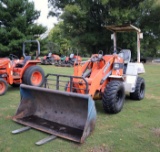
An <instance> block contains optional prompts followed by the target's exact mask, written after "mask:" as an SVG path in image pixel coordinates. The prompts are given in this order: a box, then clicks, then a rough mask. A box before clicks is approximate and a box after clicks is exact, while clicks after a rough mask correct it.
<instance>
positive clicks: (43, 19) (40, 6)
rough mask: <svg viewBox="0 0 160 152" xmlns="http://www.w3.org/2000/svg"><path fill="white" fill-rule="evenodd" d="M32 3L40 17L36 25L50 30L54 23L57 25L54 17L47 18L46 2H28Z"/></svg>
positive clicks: (35, 0)
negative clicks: (39, 12)
mask: <svg viewBox="0 0 160 152" xmlns="http://www.w3.org/2000/svg"><path fill="white" fill-rule="evenodd" d="M30 1H33V2H34V4H35V9H36V10H38V11H41V15H40V17H39V19H38V20H37V21H36V22H37V23H38V24H42V25H44V26H47V27H48V29H49V30H50V29H51V28H52V27H53V26H54V24H55V23H57V18H56V17H49V18H47V16H48V12H49V9H48V0H30Z"/></svg>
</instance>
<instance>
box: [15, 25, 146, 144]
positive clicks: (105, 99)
mask: <svg viewBox="0 0 160 152" xmlns="http://www.w3.org/2000/svg"><path fill="white" fill-rule="evenodd" d="M106 28H107V29H109V30H111V31H112V32H113V35H112V39H113V41H114V47H113V54H110V55H104V54H103V51H99V53H98V54H93V55H92V56H91V58H90V59H89V60H88V61H86V62H85V63H83V64H81V63H76V64H75V65H74V73H73V75H72V76H68V75H60V74H47V75H46V79H45V83H44V87H42V88H39V87H35V86H27V85H24V84H22V85H21V86H20V94H21V102H20V105H19V107H18V109H17V112H16V114H15V115H14V116H13V121H15V122H17V123H20V124H23V125H25V126H27V127H24V128H22V129H18V130H15V131H13V132H12V133H19V132H23V131H25V130H28V129H30V128H35V129H38V130H41V131H44V132H47V133H49V134H52V136H51V137H49V138H48V139H46V140H41V141H40V142H38V145H39V144H43V143H45V142H46V141H49V140H50V139H54V138H55V137H56V136H58V137H62V138H66V139H69V140H72V141H75V142H80V143H83V142H84V140H85V139H86V138H87V137H88V136H89V134H90V133H91V132H92V131H93V129H94V127H95V122H96V108H95V102H94V100H97V99H98V100H99V99H102V105H103V109H104V111H105V112H106V113H110V114H115V113H118V112H120V111H121V110H122V108H123V104H124V100H125V93H126V92H128V93H130V97H131V99H134V100H142V99H143V98H144V94H145V81H144V79H143V78H142V77H139V74H142V73H144V72H145V70H144V67H143V64H142V63H140V45H139V44H140V37H141V35H142V34H141V33H140V29H138V28H136V27H135V26H133V25H125V26H107V27H106ZM128 31H135V32H136V33H137V43H138V47H137V59H138V61H137V63H131V62H130V59H131V51H130V50H129V49H121V50H120V51H119V52H118V51H117V48H118V47H117V46H116V34H117V33H118V32H128Z"/></svg>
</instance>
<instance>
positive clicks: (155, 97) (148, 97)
mask: <svg viewBox="0 0 160 152" xmlns="http://www.w3.org/2000/svg"><path fill="white" fill-rule="evenodd" d="M145 97H146V98H147V99H155V100H160V97H157V96H154V95H152V94H146V95H145Z"/></svg>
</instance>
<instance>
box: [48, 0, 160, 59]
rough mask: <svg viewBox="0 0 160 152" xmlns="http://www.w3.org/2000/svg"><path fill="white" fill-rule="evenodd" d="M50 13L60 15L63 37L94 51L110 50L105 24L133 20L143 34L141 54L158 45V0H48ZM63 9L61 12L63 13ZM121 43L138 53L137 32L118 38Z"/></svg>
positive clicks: (145, 53) (159, 6)
mask: <svg viewBox="0 0 160 152" xmlns="http://www.w3.org/2000/svg"><path fill="white" fill-rule="evenodd" d="M48 1H49V4H50V8H51V11H50V13H49V15H54V16H59V17H60V18H61V19H62V21H63V25H61V27H60V28H61V29H62V31H63V36H64V37H65V38H67V39H68V40H70V41H71V43H74V45H75V46H78V47H82V46H83V47H85V48H86V49H87V51H88V52H91V53H95V52H97V51H98V50H100V49H103V50H104V51H106V53H109V48H110V47H111V45H112V42H111V40H110V34H111V32H109V31H107V30H106V29H105V26H106V25H112V24H116V25H117V24H118V25H119V24H124V23H131V24H133V25H135V26H137V27H139V28H140V29H141V30H142V32H143V33H144V40H142V43H141V44H142V47H141V50H142V53H143V54H144V55H147V56H153V55H155V54H156V51H157V49H158V48H159V42H160V41H159V40H160V38H159V33H160V26H159V25H160V15H159V12H160V3H159V0H134V1H133V0H125V1H123V0H87V1H86V0H48ZM60 11H62V14H60ZM118 40H119V41H118V46H119V47H122V48H126V47H127V48H128V49H131V50H132V51H133V50H134V51H133V54H135V53H134V52H135V50H136V35H135V34H133V33H129V34H127V35H125V34H122V35H120V36H119V37H118Z"/></svg>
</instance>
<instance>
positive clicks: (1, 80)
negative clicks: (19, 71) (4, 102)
mask: <svg viewBox="0 0 160 152" xmlns="http://www.w3.org/2000/svg"><path fill="white" fill-rule="evenodd" d="M0 83H2V84H3V85H4V87H5V89H4V90H3V91H2V90H0V96H2V95H4V94H5V93H6V92H7V90H8V84H7V82H6V81H5V80H4V79H1V78H0ZM0 85H1V84H0ZM0 89H1V88H0Z"/></svg>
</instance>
